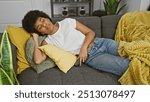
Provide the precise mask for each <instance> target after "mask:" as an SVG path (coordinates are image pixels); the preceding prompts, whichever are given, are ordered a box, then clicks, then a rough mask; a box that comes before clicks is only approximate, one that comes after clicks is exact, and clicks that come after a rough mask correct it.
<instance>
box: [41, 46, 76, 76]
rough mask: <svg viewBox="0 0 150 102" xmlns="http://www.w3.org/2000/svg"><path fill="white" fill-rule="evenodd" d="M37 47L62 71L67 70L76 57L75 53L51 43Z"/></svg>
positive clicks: (65, 71)
mask: <svg viewBox="0 0 150 102" xmlns="http://www.w3.org/2000/svg"><path fill="white" fill-rule="evenodd" d="M39 49H40V50H42V51H43V52H44V53H45V54H46V55H47V56H49V57H50V58H51V59H52V60H53V61H54V62H55V63H56V65H57V66H58V67H59V69H60V70H61V71H63V72H64V73H67V72H68V70H69V69H70V68H71V67H72V66H73V65H74V64H75V62H76V59H77V58H76V56H75V55H73V54H71V53H69V52H66V51H64V50H63V49H61V48H58V47H56V46H53V45H44V46H41V47H39Z"/></svg>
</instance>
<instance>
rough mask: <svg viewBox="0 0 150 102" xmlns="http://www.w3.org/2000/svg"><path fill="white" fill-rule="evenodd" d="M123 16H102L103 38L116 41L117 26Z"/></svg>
mask: <svg viewBox="0 0 150 102" xmlns="http://www.w3.org/2000/svg"><path fill="white" fill-rule="evenodd" d="M121 16H122V15H109V16H102V17H101V20H102V38H110V39H114V35H115V33H116V28H117V24H118V22H119V20H120V18H121Z"/></svg>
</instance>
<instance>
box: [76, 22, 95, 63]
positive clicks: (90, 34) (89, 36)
mask: <svg viewBox="0 0 150 102" xmlns="http://www.w3.org/2000/svg"><path fill="white" fill-rule="evenodd" d="M76 29H77V30H79V31H80V32H82V33H83V34H84V35H85V36H86V37H85V40H84V42H83V44H82V47H81V49H80V53H79V60H80V65H81V63H82V62H84V61H85V60H86V58H87V55H88V47H89V45H90V44H91V43H92V42H93V40H94V37H95V32H94V31H93V30H92V29H90V28H89V27H87V26H85V25H84V24H82V23H80V22H79V21H76Z"/></svg>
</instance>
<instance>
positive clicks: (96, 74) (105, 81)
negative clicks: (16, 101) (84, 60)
mask: <svg viewBox="0 0 150 102" xmlns="http://www.w3.org/2000/svg"><path fill="white" fill-rule="evenodd" d="M29 75H30V76H29ZM118 78H119V77H118V76H116V75H113V74H109V73H105V72H101V71H99V70H95V69H93V68H90V67H88V66H87V65H84V64H83V65H82V66H81V67H73V68H71V69H70V70H69V71H68V73H66V74H64V73H63V72H61V71H60V70H59V69H58V68H57V67H54V68H50V69H48V70H46V71H43V72H42V73H40V74H37V73H36V72H35V71H34V70H33V69H32V68H28V69H26V70H24V71H23V72H22V73H21V74H20V75H19V76H18V79H19V82H20V84H23V85H29V84H30V85H31V84H35V85H116V84H119V82H118Z"/></svg>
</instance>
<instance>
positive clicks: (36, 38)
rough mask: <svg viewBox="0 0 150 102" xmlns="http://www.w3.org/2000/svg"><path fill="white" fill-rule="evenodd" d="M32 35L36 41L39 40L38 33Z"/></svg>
mask: <svg viewBox="0 0 150 102" xmlns="http://www.w3.org/2000/svg"><path fill="white" fill-rule="evenodd" d="M31 35H32V38H33V40H34V41H37V40H38V37H39V35H38V34H36V33H32V34H31Z"/></svg>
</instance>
